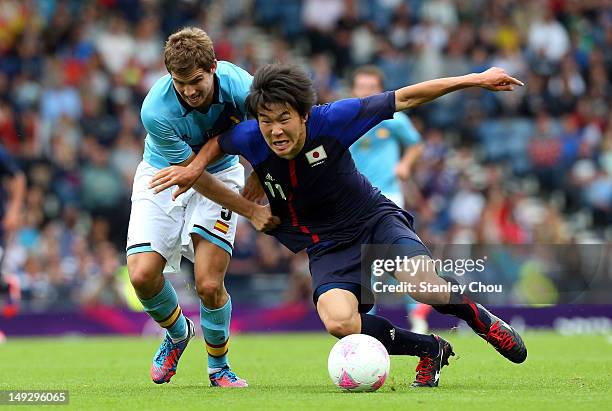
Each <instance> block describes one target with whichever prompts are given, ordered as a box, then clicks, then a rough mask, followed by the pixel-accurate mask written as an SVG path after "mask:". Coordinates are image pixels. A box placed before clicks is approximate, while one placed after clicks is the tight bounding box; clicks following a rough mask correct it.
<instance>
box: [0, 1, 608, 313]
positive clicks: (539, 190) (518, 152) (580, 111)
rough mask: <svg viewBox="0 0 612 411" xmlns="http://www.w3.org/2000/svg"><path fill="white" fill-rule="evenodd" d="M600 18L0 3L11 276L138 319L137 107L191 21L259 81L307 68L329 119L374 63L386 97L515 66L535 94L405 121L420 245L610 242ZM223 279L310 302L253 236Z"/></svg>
mask: <svg viewBox="0 0 612 411" xmlns="http://www.w3.org/2000/svg"><path fill="white" fill-rule="evenodd" d="M606 3H607V2H606V1H604V0H601V1H597V0H582V1H578V0H539V1H538V0H534V1H531V0H490V1H489V0H470V1H459V0H428V1H425V0H303V1H299V0H282V1H281V0H278V1H275V0H225V1H222V0H202V1H198V0H176V1H169V0H89V1H87V0H85V1H78V0H3V1H2V2H0V140H1V142H2V144H3V145H4V146H5V147H6V149H7V150H8V151H9V152H10V153H11V154H12V155H13V156H14V157H15V158H17V159H18V161H19V163H20V165H21V166H22V168H23V170H24V171H25V173H26V176H27V179H28V193H27V198H26V204H25V207H24V215H23V226H22V227H21V228H20V229H19V230H18V231H17V232H14V233H8V234H9V239H8V240H9V241H8V243H7V253H6V257H5V261H4V265H5V271H7V272H12V273H15V274H16V275H17V277H18V278H19V280H20V283H21V288H22V290H23V301H24V303H25V304H26V305H28V304H29V305H30V306H31V307H42V306H52V307H64V306H75V305H79V304H95V303H105V304H126V297H125V295H124V294H123V293H122V292H121V289H122V287H123V286H124V285H125V284H124V282H125V270H124V269H122V268H121V267H122V266H123V265H124V264H125V256H124V247H125V236H126V231H127V222H128V218H129V211H130V200H129V197H130V192H131V186H132V178H133V175H134V172H135V168H136V166H137V164H138V162H139V161H140V159H141V156H142V149H143V139H144V135H145V133H144V130H143V128H142V125H141V123H140V118H139V109H140V104H141V102H142V100H143V98H144V96H145V95H146V93H147V91H148V89H149V88H150V86H151V85H152V84H153V83H154V82H155V81H156V80H157V79H158V78H159V77H161V76H162V75H164V74H166V70H165V67H164V64H163V60H162V48H163V42H164V40H165V38H166V37H167V35H168V34H170V33H171V32H173V31H175V30H176V29H178V28H180V27H182V26H186V25H196V26H199V27H202V28H204V29H205V30H206V31H207V32H208V33H209V35H210V36H211V38H212V39H213V41H214V43H215V50H216V54H217V58H218V59H220V60H229V61H232V62H234V63H235V64H238V65H240V66H242V67H243V68H245V69H247V70H248V71H250V72H251V73H253V72H254V71H255V70H256V69H257V67H259V66H261V65H262V64H265V63H268V62H285V63H296V64H301V65H303V66H305V67H306V68H307V69H308V70H309V72H310V73H311V76H312V78H313V80H314V84H315V86H316V89H317V93H318V98H319V100H320V102H321V103H324V102H327V101H331V100H335V99H338V98H342V97H346V96H348V91H349V85H350V84H349V83H350V74H351V72H352V71H353V70H354V69H355V68H356V67H357V66H359V65H362V64H375V65H377V66H378V67H380V68H381V69H382V70H383V72H384V73H385V75H386V84H385V86H386V88H387V89H393V88H398V87H401V86H403V85H406V84H409V83H415V82H418V81H423V80H427V79H430V78H434V77H443V76H453V75H461V74H466V73H469V72H473V71H482V70H483V69H485V68H487V67H489V66H493V65H495V66H499V67H502V68H504V69H505V70H506V71H508V72H509V73H510V74H511V75H513V76H515V77H517V78H519V79H522V80H523V81H524V82H525V83H526V86H525V87H523V88H521V89H518V90H516V91H515V92H512V93H504V94H494V93H490V92H487V91H483V90H481V89H470V90H467V91H462V92H459V93H454V94H452V95H449V96H446V97H444V98H442V99H440V100H439V101H437V102H434V103H432V104H428V105H426V106H422V107H420V108H419V109H416V110H414V111H412V112H410V113H408V114H409V115H410V117H411V119H412V120H413V122H414V123H415V125H416V127H417V128H418V129H419V131H420V132H421V134H422V136H423V140H424V143H425V149H424V153H423V155H422V158H421V159H420V161H419V162H418V163H417V165H416V167H415V168H414V170H413V174H412V176H411V178H410V181H409V183H407V184H405V187H404V189H405V193H406V200H407V203H406V204H407V209H409V210H410V211H413V212H414V213H415V214H416V216H417V229H418V231H419V235H420V236H421V238H422V239H423V240H424V241H425V242H426V243H429V244H443V243H449V242H463V243H476V242H482V243H492V244H522V243H529V242H541V243H554V244H559V243H560V244H571V243H576V242H578V243H580V242H588V241H610V240H611V239H612V115H611V114H612V109H611V108H612V85H611V82H610V80H611V79H612V53H611V52H610V50H612V9H611V8H610V7H606ZM608 4H609V3H608ZM229 272H230V275H233V276H239V275H247V274H250V273H254V272H255V273H291V274H290V277H289V278H290V281H289V284H291V286H289V288H288V291H287V295H286V298H287V299H289V300H293V299H308V298H309V291H308V280H309V279H308V265H307V260H306V259H305V256H304V255H298V256H295V257H294V256H292V255H290V253H289V252H288V251H287V250H286V249H284V248H282V247H280V246H279V245H278V243H276V241H275V240H274V239H273V238H271V237H268V236H265V235H259V234H257V233H255V232H254V231H253V230H252V229H251V227H250V225H249V224H248V223H247V222H245V221H241V222H240V225H239V227H238V231H237V234H236V245H235V254H234V258H233V260H232V263H231V266H230V270H229ZM123 288H124V287H123ZM109 290H110V291H109ZM230 291H231V290H230ZM194 298H195V295H194Z"/></svg>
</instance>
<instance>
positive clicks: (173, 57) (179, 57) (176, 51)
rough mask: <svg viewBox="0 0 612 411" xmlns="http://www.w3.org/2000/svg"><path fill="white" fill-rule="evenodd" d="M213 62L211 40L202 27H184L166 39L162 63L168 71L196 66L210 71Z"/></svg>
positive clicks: (181, 70) (213, 52) (185, 69)
mask: <svg viewBox="0 0 612 411" xmlns="http://www.w3.org/2000/svg"><path fill="white" fill-rule="evenodd" d="M214 62H215V50H214V48H213V43H212V40H211V39H210V37H208V34H206V32H205V31H204V30H202V29H199V28H197V27H185V28H183V29H181V30H179V31H177V32H176V33H174V34H172V35H170V37H168V40H166V45H165V47H164V63H165V64H166V69H168V72H169V73H177V74H178V73H185V72H186V71H190V70H193V69H197V68H201V69H203V70H206V71H210V69H211V68H212V66H213V64H214Z"/></svg>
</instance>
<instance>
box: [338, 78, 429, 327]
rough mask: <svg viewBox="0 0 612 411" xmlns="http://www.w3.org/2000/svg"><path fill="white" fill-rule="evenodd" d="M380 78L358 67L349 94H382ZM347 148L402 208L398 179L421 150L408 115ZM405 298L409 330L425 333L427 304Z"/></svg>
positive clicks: (361, 169) (360, 167)
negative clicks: (416, 302)
mask: <svg viewBox="0 0 612 411" xmlns="http://www.w3.org/2000/svg"><path fill="white" fill-rule="evenodd" d="M384 81H385V76H384V74H383V72H382V70H380V69H379V68H378V67H376V66H362V67H359V68H358V69H357V70H355V72H354V73H353V78H352V86H351V94H352V95H353V97H357V98H365V97H369V96H371V95H374V94H379V93H382V92H383V91H384ZM402 150H403V151H404V152H403V153H402ZM350 151H351V156H352V157H353V161H354V162H355V167H357V170H359V172H360V173H362V174H363V175H364V176H366V178H367V179H368V180H369V181H370V183H372V185H373V186H374V187H376V188H378V189H379V190H380V192H381V193H382V194H383V195H384V196H385V197H387V198H388V199H389V200H391V201H393V202H394V203H395V204H397V205H398V206H400V207H401V208H404V193H403V191H402V189H401V186H400V182H399V181H406V180H408V178H409V176H410V174H411V172H412V167H413V166H414V163H415V162H416V160H417V159H418V158H419V156H420V155H421V152H422V151H423V144H422V143H421V134H420V133H419V132H418V131H417V130H416V129H415V128H414V126H413V125H412V122H411V121H410V118H408V116H407V115H406V114H405V113H402V112H396V113H395V114H394V115H393V118H392V119H389V120H385V121H383V122H381V123H380V124H377V125H376V126H374V127H373V128H371V129H370V130H369V131H367V132H366V133H365V134H364V135H363V136H361V137H360V138H359V140H357V141H356V142H355V144H353V145H352V146H351V148H350ZM398 180H399V181H398ZM405 300H406V311H407V312H408V317H409V318H410V324H411V326H412V327H411V331H412V332H415V333H420V334H424V333H426V332H427V329H428V328H429V327H428V324H427V315H428V314H429V312H430V311H431V306H429V305H427V304H415V303H414V300H412V298H410V297H408V296H406V297H405ZM375 312H376V307H374V308H372V311H370V314H374V313H375Z"/></svg>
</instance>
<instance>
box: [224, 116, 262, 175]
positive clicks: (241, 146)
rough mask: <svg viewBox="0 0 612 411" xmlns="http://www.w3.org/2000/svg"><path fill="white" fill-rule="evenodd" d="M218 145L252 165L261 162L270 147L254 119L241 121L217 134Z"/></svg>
mask: <svg viewBox="0 0 612 411" xmlns="http://www.w3.org/2000/svg"><path fill="white" fill-rule="evenodd" d="M218 141H219V147H220V148H221V151H222V152H224V153H226V154H238V155H241V156H242V157H244V158H246V160H247V161H248V162H249V163H251V165H252V166H256V165H257V164H259V163H261V162H262V161H263V160H264V159H265V158H266V157H267V156H268V155H269V154H270V149H269V148H268V146H267V144H266V142H265V141H264V139H263V136H262V135H261V132H260V131H259V126H258V125H257V121H255V120H247V121H243V122H242V123H240V124H237V125H236V126H235V127H234V128H232V129H231V130H229V131H226V132H225V133H223V134H221V135H220V136H219V140H218Z"/></svg>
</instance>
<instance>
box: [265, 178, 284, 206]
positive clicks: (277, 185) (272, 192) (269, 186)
mask: <svg viewBox="0 0 612 411" xmlns="http://www.w3.org/2000/svg"><path fill="white" fill-rule="evenodd" d="M264 184H265V185H266V187H268V190H269V191H270V194H272V198H276V194H275V193H274V187H276V190H277V191H278V194H280V196H281V198H282V199H283V200H285V201H286V200H287V197H285V193H284V192H283V188H282V187H281V185H280V184H274V186H272V183H270V182H269V181H264Z"/></svg>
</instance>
